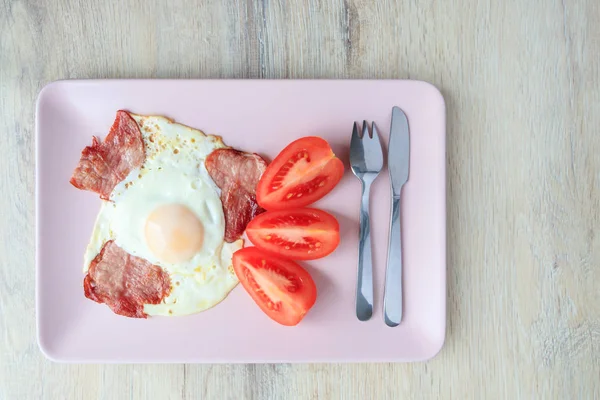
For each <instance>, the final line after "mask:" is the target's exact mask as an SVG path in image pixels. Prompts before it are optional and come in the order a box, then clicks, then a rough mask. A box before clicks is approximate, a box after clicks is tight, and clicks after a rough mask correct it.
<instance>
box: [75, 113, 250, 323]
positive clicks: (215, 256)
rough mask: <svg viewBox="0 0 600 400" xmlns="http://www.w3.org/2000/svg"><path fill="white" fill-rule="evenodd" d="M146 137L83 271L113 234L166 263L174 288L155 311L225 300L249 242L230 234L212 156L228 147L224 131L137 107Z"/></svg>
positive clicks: (186, 310) (104, 214)
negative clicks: (140, 158) (239, 254)
mask: <svg viewBox="0 0 600 400" xmlns="http://www.w3.org/2000/svg"><path fill="white" fill-rule="evenodd" d="M131 116H132V117H133V118H134V120H135V121H136V122H137V124H138V126H139V127H140V131H141V133H142V137H143V140H144V145H145V151H146V160H145V161H144V163H143V165H142V166H141V167H140V168H138V169H135V170H133V171H131V173H129V175H128V176H127V177H126V178H125V179H124V180H123V181H121V182H120V183H119V184H118V185H117V186H116V187H115V188H114V190H113V191H112V193H111V195H110V198H109V201H104V202H103V204H102V207H101V209H100V212H99V214H98V217H97V219H96V223H95V226H94V230H93V233H92V237H91V239H90V242H89V245H88V246H87V249H86V252H85V256H84V272H85V271H87V269H88V268H89V266H90V263H91V262H92V260H93V259H94V258H95V257H96V255H97V254H98V253H99V252H100V250H101V249H102V246H103V245H104V243H106V242H107V241H109V240H114V241H115V243H116V244H117V245H119V246H120V247H121V248H123V249H124V250H125V251H127V252H128V253H129V254H132V255H134V256H137V257H141V258H144V259H146V260H148V261H149V262H151V263H152V264H155V265H158V266H160V267H162V268H163V269H164V270H165V271H166V272H168V273H169V275H170V277H171V292H170V294H169V296H168V297H166V298H165V299H164V300H163V302H162V303H160V304H145V305H144V312H145V313H146V314H148V315H165V316H176V315H187V314H193V313H197V312H200V311H203V310H206V309H208V308H210V307H212V306H214V305H216V304H218V303H219V302H220V301H221V300H223V299H224V298H225V297H226V296H227V294H228V293H229V292H230V291H231V290H232V289H233V288H234V287H235V286H236V285H237V283H238V279H237V277H236V275H235V273H234V272H233V267H232V261H231V260H232V256H233V253H234V252H235V251H236V250H238V249H240V248H242V247H243V241H242V240H238V241H236V242H233V243H227V242H225V240H224V234H225V217H224V215H223V206H222V203H221V200H220V198H219V194H220V192H219V188H218V187H217V186H216V185H215V184H214V182H213V181H212V179H211V178H210V176H209V174H208V172H207V170H206V168H205V166H204V160H205V158H206V157H207V156H208V155H209V154H210V153H211V152H212V151H213V150H215V149H218V148H225V147H227V146H226V145H225V144H224V143H223V141H222V140H221V138H220V137H218V136H212V135H205V134H204V133H203V132H201V131H199V130H196V129H193V128H189V127H187V126H184V125H181V124H177V123H174V122H172V121H171V120H169V119H167V118H164V117H156V116H140V115H135V114H131Z"/></svg>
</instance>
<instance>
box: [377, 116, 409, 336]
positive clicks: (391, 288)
mask: <svg viewBox="0 0 600 400" xmlns="http://www.w3.org/2000/svg"><path fill="white" fill-rule="evenodd" d="M409 163H410V138H409V130H408V120H407V119H406V115H405V114H404V112H403V111H402V110H401V109H400V108H398V107H394V108H393V109H392V126H391V128H390V141H389V145H388V169H389V171H390V180H391V182H392V212H391V213H392V215H391V220H390V233H389V243H388V259H387V268H386V272H385V292H384V299H383V315H384V320H385V323H386V325H388V326H392V327H394V326H398V325H399V324H400V322H401V321H402V232H401V230H402V226H401V222H400V221H401V212H400V206H401V202H400V196H401V194H402V187H403V186H404V184H405V183H406V181H407V180H408V169H409Z"/></svg>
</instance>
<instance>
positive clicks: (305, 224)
mask: <svg viewBox="0 0 600 400" xmlns="http://www.w3.org/2000/svg"><path fill="white" fill-rule="evenodd" d="M246 235H248V239H250V241H251V242H252V243H253V244H254V245H255V246H256V247H258V248H260V249H261V250H263V251H265V252H267V253H270V254H273V255H275V256H279V257H284V258H289V259H292V260H316V259H318V258H322V257H325V256H327V255H329V254H331V253H332V252H333V251H334V250H335V249H336V248H337V246H338V244H339V243H340V225H339V223H338V221H337V220H336V219H335V217H334V216H333V215H331V214H329V213H326V212H325V211H322V210H318V209H316V208H294V209H291V210H278V211H267V212H264V213H262V214H259V215H258V216H256V217H255V218H254V219H253V220H252V221H250V223H249V224H248V226H247V227H246Z"/></svg>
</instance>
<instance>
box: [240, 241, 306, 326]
mask: <svg viewBox="0 0 600 400" xmlns="http://www.w3.org/2000/svg"><path fill="white" fill-rule="evenodd" d="M233 269H234V270H235V273H236V275H237V277H238V279H239V280H240V282H241V283H242V286H243V287H244V289H246V291H247V292H248V293H249V294H250V296H251V297H252V299H253V300H254V301H255V302H256V304H258V306H259V307H260V309H261V310H263V311H264V312H265V314H267V315H268V316H269V317H270V318H271V319H273V320H274V321H276V322H279V323H280V324H282V325H288V326H291V325H297V324H298V323H299V322H300V321H301V320H302V318H304V315H306V313H307V312H308V310H310V308H311V307H312V306H313V305H314V304H315V301H316V299H317V287H316V286H315V282H314V281H313V279H312V278H311V276H310V275H309V274H308V272H306V270H305V269H304V268H302V267H301V266H300V265H298V264H297V263H295V262H294V261H291V260H285V259H283V258H279V257H275V256H272V255H269V254H268V253H265V252H263V251H261V250H259V249H257V248H256V247H246V248H243V249H241V250H238V251H236V252H235V253H233Z"/></svg>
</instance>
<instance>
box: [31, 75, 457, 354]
mask: <svg viewBox="0 0 600 400" xmlns="http://www.w3.org/2000/svg"><path fill="white" fill-rule="evenodd" d="M392 106H399V107H401V108H402V109H403V110H404V112H405V113H406V115H407V116H408V120H409V125H410V131H411V141H410V145H411V157H410V180H409V181H408V183H407V185H406V186H405V188H404V194H403V204H402V215H403V220H402V224H403V226H402V229H403V240H404V288H405V291H404V319H403V321H402V324H401V325H400V326H398V327H396V328H390V327H388V326H386V325H385V324H384V322H383V317H382V303H383V301H382V298H383V283H384V273H385V264H386V254H387V237H388V224H389V213H390V184H389V178H388V173H387V169H384V171H382V173H381V175H380V176H379V178H378V179H377V180H376V181H375V184H374V186H373V193H372V198H371V199H372V200H371V215H372V240H373V245H374V255H373V258H374V269H375V270H374V275H375V277H374V278H375V310H374V314H373V317H372V318H371V320H369V321H367V322H360V321H358V320H357V319H356V316H355V312H354V297H355V284H356V269H357V252H358V250H357V243H358V214H359V213H358V211H359V203H360V183H359V181H358V179H356V177H354V175H352V172H351V170H350V167H349V165H348V152H349V144H350V135H351V131H352V123H353V122H354V121H362V120H363V119H366V120H373V121H375V122H376V123H377V125H378V127H379V130H380V134H381V136H382V139H383V142H384V143H387V141H388V135H389V127H390V118H391V109H392ZM119 109H127V110H129V111H132V112H135V113H137V114H154V115H164V116H167V117H170V118H173V119H174V120H176V121H178V122H181V123H183V124H186V125H189V126H192V127H196V128H198V129H201V130H203V131H204V132H206V133H211V134H218V135H221V136H222V137H223V138H224V140H225V142H226V143H227V144H229V145H231V146H234V147H237V148H240V149H243V150H245V151H251V152H257V153H260V154H263V155H265V156H266V157H268V158H271V159H272V158H273V157H274V156H275V155H276V154H277V153H278V152H279V151H280V150H281V149H283V147H285V146H286V145H287V144H288V143H289V142H291V141H292V140H294V139H297V138H299V137H302V136H307V135H318V136H322V137H323V138H325V139H326V140H328V141H329V143H330V144H331V146H332V148H333V150H334V152H335V153H336V154H337V155H338V156H339V157H340V158H341V159H342V160H343V161H344V163H345V164H346V169H347V170H346V174H345V175H344V177H343V179H342V181H341V182H340V184H339V185H338V186H337V187H336V188H335V189H334V191H333V192H332V193H330V194H329V195H328V196H327V197H325V198H324V199H323V200H321V201H319V202H318V203H316V204H315V206H317V207H320V208H323V209H325V210H328V211H330V212H331V213H333V214H334V215H336V216H337V218H338V220H339V222H340V228H341V232H342V241H341V244H340V246H339V247H338V249H337V250H336V251H335V252H334V253H333V254H332V255H330V256H329V257H327V258H324V259H321V260H316V261H312V262H307V263H304V265H305V266H306V268H307V269H308V270H309V272H310V273H311V274H312V276H313V277H314V279H315V281H316V284H317V289H318V293H319V294H318V298H317V302H316V304H315V306H314V308H313V309H312V310H311V311H310V313H309V314H308V315H307V316H306V318H305V319H304V320H303V321H302V322H301V323H300V324H299V325H298V326H296V327H284V326H280V325H278V324H276V323H274V322H272V321H271V320H270V319H269V318H267V317H266V316H265V315H264V314H263V313H262V311H260V309H259V308H258V307H257V306H256V305H255V304H254V303H253V301H252V300H251V299H250V297H249V296H248V294H246V293H245V291H244V289H243V288H242V287H241V286H238V287H237V288H235V289H234V290H233V291H232V293H231V294H230V295H229V296H228V297H227V298H226V299H225V300H224V301H223V302H222V303H221V304H219V305H218V306H216V307H215V308H213V309H210V310H208V311H205V312H203V313H200V314H196V315H192V316H187V317H175V318H160V317H155V318H149V319H147V320H140V319H130V318H125V317H121V316H117V315H115V314H113V313H112V312H111V311H110V310H109V309H108V307H106V306H105V305H100V304H96V303H94V302H92V301H90V300H88V299H86V298H85V297H84V295H83V287H82V281H83V273H82V257H83V252H84V249H85V247H86V244H87V242H88V239H89V237H90V233H91V231H92V226H93V223H94V219H95V217H96V214H97V212H98V209H99V207H100V199H99V198H98V196H96V195H94V194H93V193H90V192H84V191H79V190H76V189H74V188H73V187H72V186H71V185H70V184H69V178H70V176H71V173H72V171H73V168H74V167H75V165H76V164H77V162H78V160H79V156H80V153H81V150H82V149H83V147H85V146H86V145H88V144H89V143H90V140H91V136H92V135H98V136H100V137H104V136H105V135H106V133H107V132H108V129H109V127H110V126H111V124H112V122H113V119H114V117H115V112H116V111H117V110H119ZM36 135H37V141H36V162H37V165H36V166H37V187H36V192H37V193H36V196H37V203H36V204H37V207H36V213H37V260H36V261H37V266H36V268H37V331H38V342H39V345H40V348H41V350H42V352H43V353H44V354H45V355H46V356H47V357H48V358H50V359H52V360H56V361H63V362H78V363H81V362H94V363H96V362H111V363H121V362H188V363H239V362H244V363H255V362H256V363H258V362H364V361H419V360H426V359H429V358H431V357H433V356H434V355H435V354H437V353H438V351H439V350H440V349H441V347H442V345H443V343H444V338H445V327H446V185H445V106H444V100H443V97H442V95H441V94H440V92H439V91H438V90H437V89H436V88H435V87H433V86H432V85H430V84H428V83H425V82H419V81H401V80H392V81H389V80H387V81H326V80H310V81H275V80H271V81H266V80H260V81H258V80H88V81H59V82H54V83H51V84H49V85H48V86H46V87H45V88H44V89H43V90H42V91H41V93H40V95H39V98H38V103H37V114H36ZM386 153H387V151H386Z"/></svg>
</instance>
